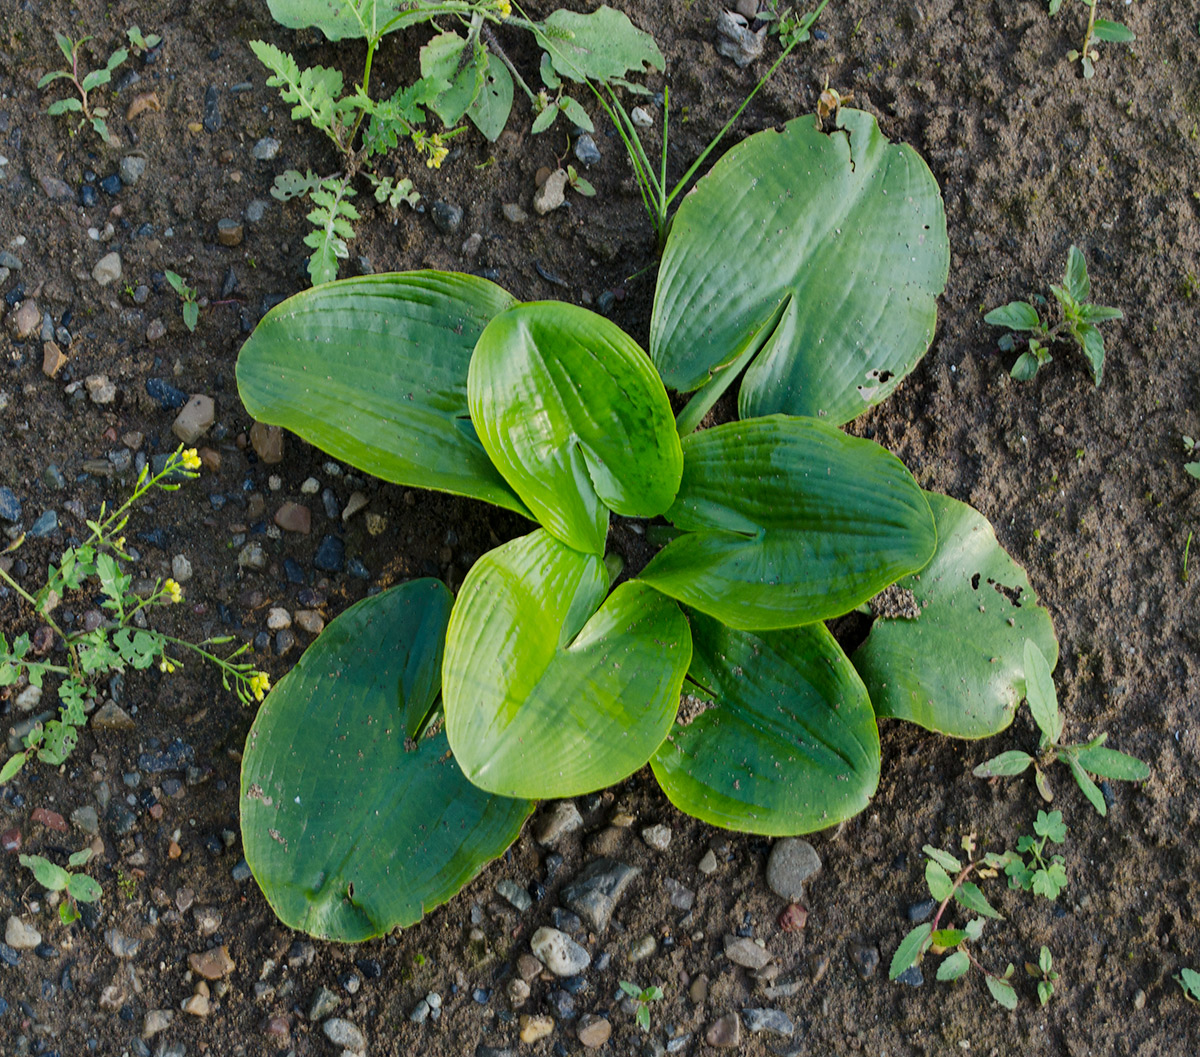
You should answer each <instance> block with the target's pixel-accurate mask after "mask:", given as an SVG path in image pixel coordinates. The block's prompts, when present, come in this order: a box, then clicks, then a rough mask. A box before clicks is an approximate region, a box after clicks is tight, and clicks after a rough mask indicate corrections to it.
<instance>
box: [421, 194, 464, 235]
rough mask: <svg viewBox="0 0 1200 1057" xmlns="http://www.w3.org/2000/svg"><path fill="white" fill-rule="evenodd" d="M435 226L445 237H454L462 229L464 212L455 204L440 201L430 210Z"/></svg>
mask: <svg viewBox="0 0 1200 1057" xmlns="http://www.w3.org/2000/svg"><path fill="white" fill-rule="evenodd" d="M429 217H430V219H431V220H432V221H433V226H434V227H435V228H437V229H438V231H440V232H441V233H442V234H443V235H453V234H455V233H456V232H457V231H458V229H459V228H461V227H462V220H463V211H462V208H461V207H460V206H456V205H455V204H454V203H453V202H443V201H442V200H441V199H438V200H437V201H436V202H434V203H433V205H432V206H431V207H430V210H429Z"/></svg>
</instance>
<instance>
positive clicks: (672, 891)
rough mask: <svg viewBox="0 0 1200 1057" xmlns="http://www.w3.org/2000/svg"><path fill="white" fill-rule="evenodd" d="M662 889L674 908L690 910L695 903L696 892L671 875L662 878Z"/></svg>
mask: <svg viewBox="0 0 1200 1057" xmlns="http://www.w3.org/2000/svg"><path fill="white" fill-rule="evenodd" d="M662 885H663V889H664V891H666V893H667V898H668V899H670V901H671V906H673V907H674V908H675V909H676V910H691V909H692V907H693V906H695V905H696V893H695V892H693V891H692V890H691V889H690V888H688V887H687V886H685V885H681V884H680V883H679V882H678V881H676V880H675V878H673V877H664V878H663V882H662Z"/></svg>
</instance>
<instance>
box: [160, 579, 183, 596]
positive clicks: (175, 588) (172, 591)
mask: <svg viewBox="0 0 1200 1057" xmlns="http://www.w3.org/2000/svg"><path fill="white" fill-rule="evenodd" d="M162 589H163V594H164V595H166V596H167V598H169V599H170V600H171V601H172V602H182V601H183V588H182V587H180V586H179V584H177V583H176V582H175V581H174V580H171V579H168V580H167V581H166V582H165V583H164V584H163V586H162Z"/></svg>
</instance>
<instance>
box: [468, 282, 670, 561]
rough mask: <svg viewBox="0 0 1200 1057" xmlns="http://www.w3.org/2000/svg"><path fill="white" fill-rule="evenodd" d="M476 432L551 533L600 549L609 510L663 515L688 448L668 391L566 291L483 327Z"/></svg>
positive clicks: (634, 348) (475, 371) (471, 386)
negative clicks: (566, 297)
mask: <svg viewBox="0 0 1200 1057" xmlns="http://www.w3.org/2000/svg"><path fill="white" fill-rule="evenodd" d="M467 393H468V400H469V403H470V407H471V418H472V420H473V421H474V423H475V428H476V429H477V430H478V431H479V439H480V441H481V442H482V444H483V446H484V448H485V449H486V450H487V453H488V455H489V456H491V460H492V462H493V463H494V464H495V465H496V467H497V469H498V470H499V471H500V473H501V474H503V475H504V478H505V480H507V481H508V483H509V484H510V485H511V486H512V488H513V491H515V492H516V493H517V495H519V496H520V497H521V498H522V499H523V500H524V502H525V503H526V504H527V505H528V507H529V509H530V510H531V511H533V513H534V516H535V517H536V518H537V520H538V521H539V522H540V523H541V524H542V525H543V526H544V527H545V528H546V529H547V530H548V531H549V532H550V533H551V534H552V535H554V536H556V537H558V538H559V539H560V540H562V541H563V542H564V543H566V544H568V545H569V546H571V547H574V548H575V549H576V550H581V551H586V552H589V553H592V554H603V553H604V541H605V537H606V536H607V534H608V512H609V511H610V510H613V511H616V512H617V513H618V514H625V515H627V516H631V517H654V516H655V515H657V514H661V513H662V512H663V511H665V510H666V509H667V508H668V507H669V506H670V505H671V502H672V500H673V499H674V498H675V493H676V490H677V489H678V487H679V477H680V473H681V471H682V464H683V453H682V451H681V449H680V445H679V435H678V434H677V433H676V431H675V420H674V418H673V416H672V414H671V404H670V401H669V400H668V399H667V394H666V390H664V389H663V386H662V382H661V381H659V378H658V375H657V374H655V372H654V367H653V365H652V364H651V363H650V360H649V359H648V358H647V356H646V354H645V353H644V352H643V351H642V350H641V349H640V348H639V347H638V344H637V342H635V341H634V340H633V339H632V338H631V337H629V336H628V335H627V334H626V333H625V332H624V331H622V330H621V328H620V327H618V326H616V324H614V323H611V322H609V321H608V320H607V319H605V318H604V317H603V316H598V315H596V313H594V312H589V311H588V310H587V309H585V308H577V307H576V306H574V305H569V304H565V303H563V302H561V301H542V302H534V303H532V304H525V305H519V306H517V307H516V308H512V309H509V310H508V311H507V312H503V313H501V314H500V315H498V316H496V318H495V319H493V320H492V321H491V322H490V323H489V324H488V325H487V327H486V328H485V329H484V331H483V333H482V335H481V336H480V338H479V342H478V344H477V345H476V346H475V355H474V356H473V357H472V358H471V369H470V377H469V381H468V384H467Z"/></svg>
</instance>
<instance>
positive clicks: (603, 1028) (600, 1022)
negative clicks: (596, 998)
mask: <svg viewBox="0 0 1200 1057" xmlns="http://www.w3.org/2000/svg"><path fill="white" fill-rule="evenodd" d="M611 1035H612V1025H611V1024H610V1023H609V1022H608V1021H607V1020H606V1019H605V1018H604V1017H598V1016H596V1014H594V1013H585V1014H584V1015H583V1016H582V1017H580V1018H579V1024H578V1025H576V1028H575V1037H576V1038H578V1039H579V1042H580V1044H581V1045H583V1046H586V1047H587V1048H588V1049H589V1050H598V1049H599V1048H600V1047H601V1046H603V1045H604V1044H605V1043H606V1042H608V1040H609V1037H610V1036H611Z"/></svg>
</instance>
